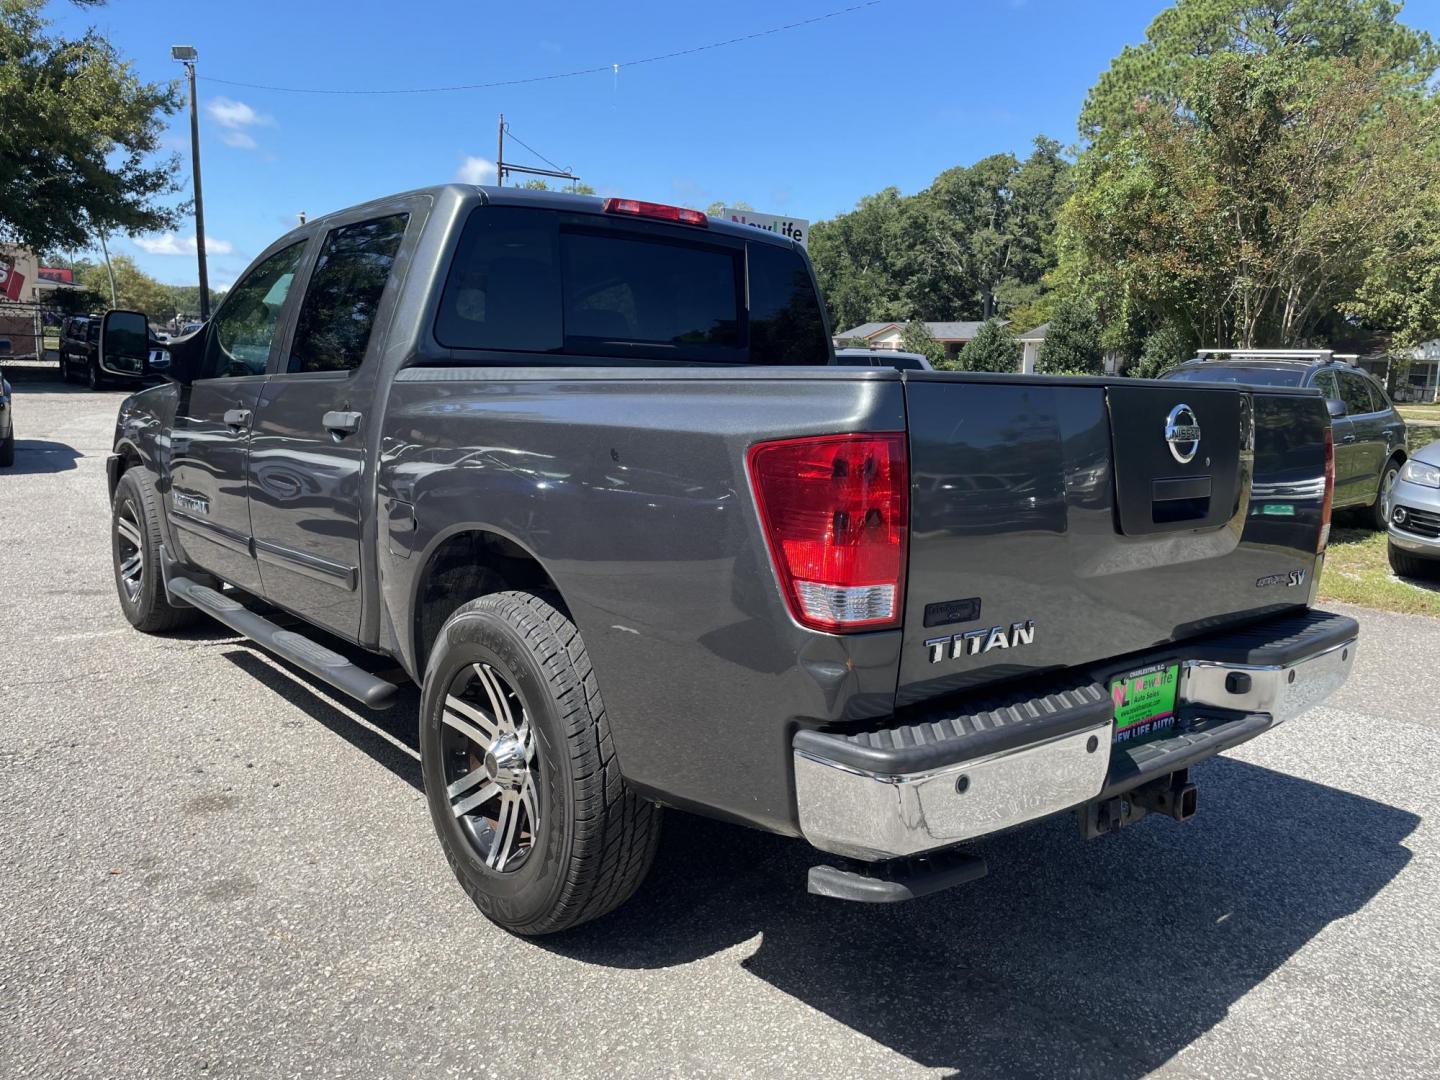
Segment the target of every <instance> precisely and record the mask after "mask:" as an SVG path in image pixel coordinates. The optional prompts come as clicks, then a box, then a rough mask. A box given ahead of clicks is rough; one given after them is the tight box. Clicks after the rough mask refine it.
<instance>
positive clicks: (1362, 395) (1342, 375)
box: [1336, 371, 1375, 415]
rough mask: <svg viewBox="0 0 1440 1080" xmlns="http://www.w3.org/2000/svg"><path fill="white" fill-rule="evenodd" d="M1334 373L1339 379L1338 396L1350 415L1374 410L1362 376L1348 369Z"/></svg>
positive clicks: (1368, 390) (1368, 389)
mask: <svg viewBox="0 0 1440 1080" xmlns="http://www.w3.org/2000/svg"><path fill="white" fill-rule="evenodd" d="M1336 374H1337V376H1338V377H1339V379H1340V398H1341V400H1342V401H1344V402H1345V408H1346V409H1347V410H1348V411H1349V412H1350V413H1351V415H1356V414H1359V413H1368V412H1374V411H1375V410H1374V408H1373V406H1372V405H1371V402H1370V388H1369V387H1368V386H1366V385H1365V380H1364V379H1363V378H1361V377H1360V376H1359V375H1356V374H1354V373H1353V372H1350V371H1340V372H1337V373H1336Z"/></svg>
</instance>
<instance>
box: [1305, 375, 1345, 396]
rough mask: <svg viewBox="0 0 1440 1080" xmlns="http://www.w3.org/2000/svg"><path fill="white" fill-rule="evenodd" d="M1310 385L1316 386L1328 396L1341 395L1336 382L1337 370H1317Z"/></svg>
mask: <svg viewBox="0 0 1440 1080" xmlns="http://www.w3.org/2000/svg"><path fill="white" fill-rule="evenodd" d="M1310 385H1312V386H1314V387H1316V388H1317V389H1318V390H1319V391H1320V392H1321V393H1322V394H1324V395H1325V396H1326V397H1327V398H1338V397H1339V396H1340V387H1339V386H1337V385H1336V384H1335V372H1333V371H1317V372H1316V373H1315V379H1314V381H1313V382H1312V383H1311V384H1310Z"/></svg>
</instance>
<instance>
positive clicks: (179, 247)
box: [135, 232, 235, 257]
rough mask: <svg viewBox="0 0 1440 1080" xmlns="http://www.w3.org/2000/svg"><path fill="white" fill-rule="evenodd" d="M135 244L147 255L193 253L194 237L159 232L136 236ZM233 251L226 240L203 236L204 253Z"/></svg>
mask: <svg viewBox="0 0 1440 1080" xmlns="http://www.w3.org/2000/svg"><path fill="white" fill-rule="evenodd" d="M135 246H136V247H138V248H139V249H140V250H141V251H143V252H145V254H147V255H194V254H195V237H194V236H176V235H175V234H174V233H172V232H167V233H161V234H160V235H159V236H137V237H135ZM234 251H235V245H234V244H232V243H230V241H228V240H217V239H216V238H215V237H213V236H208V235H207V236H206V237H205V254H206V256H207V257H208V256H210V255H230V254H233V253H234Z"/></svg>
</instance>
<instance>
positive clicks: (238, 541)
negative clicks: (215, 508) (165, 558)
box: [169, 506, 255, 558]
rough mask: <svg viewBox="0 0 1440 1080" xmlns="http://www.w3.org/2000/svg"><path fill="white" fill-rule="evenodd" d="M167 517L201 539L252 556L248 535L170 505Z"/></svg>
mask: <svg viewBox="0 0 1440 1080" xmlns="http://www.w3.org/2000/svg"><path fill="white" fill-rule="evenodd" d="M169 517H170V521H171V523H172V524H175V525H178V526H179V527H180V528H181V529H183V530H185V531H186V532H188V533H190V534H192V535H194V536H198V537H200V538H201V539H202V540H209V541H211V542H212V543H215V544H219V545H220V546H221V547H224V548H229V549H230V550H231V551H235V552H238V553H240V554H241V555H249V556H251V557H252V558H253V557H254V554H255V553H254V552H253V551H251V549H250V537H248V536H246V535H245V534H244V533H242V532H238V531H237V530H235V529H231V528H228V527H226V526H224V525H221V524H219V523H218V522H214V521H206V520H205V519H203V518H197V517H193V516H192V515H190V514H187V513H185V512H184V511H183V510H177V509H175V507H173V506H172V507H170V511H169Z"/></svg>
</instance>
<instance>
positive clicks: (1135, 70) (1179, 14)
mask: <svg viewBox="0 0 1440 1080" xmlns="http://www.w3.org/2000/svg"><path fill="white" fill-rule="evenodd" d="M1401 7H1402V5H1401V4H1400V3H1398V2H1396V0H1177V2H1176V3H1175V4H1173V5H1171V6H1170V7H1168V8H1166V9H1165V10H1164V11H1162V12H1160V14H1159V15H1157V16H1156V17H1155V19H1154V21H1153V22H1151V24H1150V26H1149V28H1148V29H1147V30H1146V32H1145V42H1144V43H1143V44H1141V45H1134V46H1126V48H1124V49H1123V50H1122V51H1121V53H1120V55H1119V56H1117V57H1116V58H1115V59H1114V60H1113V61H1111V63H1110V67H1109V68H1108V69H1107V70H1106V71H1105V72H1104V73H1103V74H1102V75H1101V76H1100V80H1099V81H1098V82H1097V83H1096V84H1095V86H1094V87H1093V88H1092V89H1091V90H1090V93H1089V94H1088V95H1087V96H1086V98H1085V105H1084V107H1083V108H1082V109H1081V112H1080V132H1081V134H1082V135H1083V136H1085V137H1086V138H1087V139H1090V140H1092V141H1100V142H1105V141H1107V140H1110V139H1114V138H1118V137H1120V136H1123V135H1125V134H1127V133H1129V132H1131V131H1133V130H1134V129H1135V128H1136V127H1138V126H1139V124H1140V123H1141V122H1142V121H1143V119H1144V117H1145V115H1146V114H1147V113H1148V112H1150V111H1151V110H1152V109H1155V108H1159V109H1160V110H1161V111H1162V112H1163V111H1167V110H1172V109H1174V108H1176V107H1179V106H1182V105H1183V104H1184V102H1185V100H1186V87H1187V84H1188V83H1189V82H1190V81H1191V80H1192V79H1194V78H1195V77H1196V75H1197V73H1199V72H1203V71H1204V69H1205V68H1207V67H1209V66H1210V65H1211V64H1212V63H1214V62H1215V60H1216V59H1217V58H1219V57H1222V56H1250V57H1269V56H1276V57H1280V58H1282V59H1283V61H1284V62H1285V63H1286V64H1288V65H1291V66H1293V67H1297V68H1299V67H1307V66H1311V65H1313V64H1315V63H1317V62H1318V63H1319V64H1321V65H1323V64H1325V63H1327V62H1328V61H1330V60H1334V59H1336V58H1339V57H1358V56H1362V55H1363V56H1368V57H1373V58H1376V60H1377V61H1378V63H1379V64H1380V65H1381V66H1382V67H1383V68H1384V70H1386V71H1387V72H1388V73H1389V74H1390V75H1392V76H1393V77H1394V79H1395V80H1396V81H1397V82H1398V83H1400V84H1402V85H1404V86H1407V87H1409V88H1412V89H1413V88H1418V87H1420V86H1423V85H1424V83H1425V82H1426V80H1427V79H1429V78H1430V77H1431V75H1433V74H1434V71H1435V66H1436V64H1437V62H1440V57H1437V52H1436V47H1435V43H1434V41H1433V40H1432V39H1431V38H1430V35H1428V34H1426V33H1423V32H1421V31H1417V30H1413V29H1411V28H1410V27H1408V26H1405V25H1404V24H1402V23H1401V22H1400V21H1399V15H1400V9H1401Z"/></svg>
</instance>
